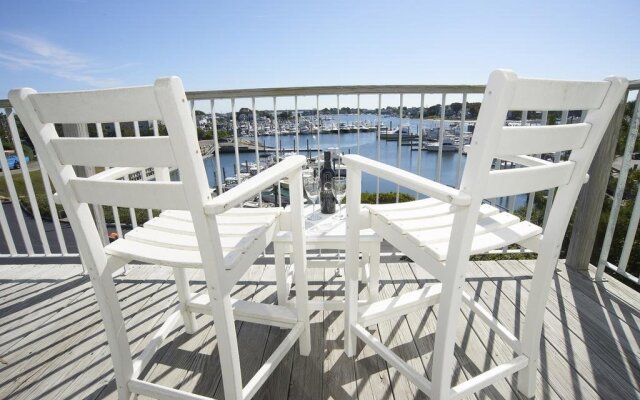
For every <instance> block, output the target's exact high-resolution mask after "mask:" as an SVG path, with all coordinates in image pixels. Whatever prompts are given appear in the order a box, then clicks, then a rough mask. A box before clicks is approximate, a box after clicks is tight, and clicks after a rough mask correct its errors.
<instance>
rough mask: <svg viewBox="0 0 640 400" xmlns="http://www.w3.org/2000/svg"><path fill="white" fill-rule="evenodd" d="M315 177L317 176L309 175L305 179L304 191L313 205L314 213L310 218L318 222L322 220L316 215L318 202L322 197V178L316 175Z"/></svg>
mask: <svg viewBox="0 0 640 400" xmlns="http://www.w3.org/2000/svg"><path fill="white" fill-rule="evenodd" d="M314 172H315V171H314ZM314 175H315V176H313V175H308V176H305V177H304V190H305V192H307V197H308V198H309V201H311V204H313V211H312V213H311V215H309V217H308V219H309V220H317V219H319V218H320V216H319V215H316V202H317V201H318V198H319V197H320V177H319V176H318V175H316V174H314Z"/></svg>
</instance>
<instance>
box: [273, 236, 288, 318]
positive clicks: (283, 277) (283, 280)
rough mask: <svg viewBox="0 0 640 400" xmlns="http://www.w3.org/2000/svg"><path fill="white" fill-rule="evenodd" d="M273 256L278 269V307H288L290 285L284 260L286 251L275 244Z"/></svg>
mask: <svg viewBox="0 0 640 400" xmlns="http://www.w3.org/2000/svg"><path fill="white" fill-rule="evenodd" d="M273 256H274V259H275V268H276V291H277V293H278V305H281V306H283V305H286V304H287V303H288V299H289V284H288V282H287V281H288V279H287V265H286V264H285V259H284V249H283V246H282V245H279V244H277V243H274V245H273Z"/></svg>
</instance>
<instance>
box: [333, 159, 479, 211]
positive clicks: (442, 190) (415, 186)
mask: <svg viewBox="0 0 640 400" xmlns="http://www.w3.org/2000/svg"><path fill="white" fill-rule="evenodd" d="M342 159H343V162H344V164H345V165H346V166H347V167H348V168H353V169H356V168H358V169H362V170H365V171H367V172H368V173H370V174H373V175H376V176H379V177H380V178H383V179H386V180H389V181H392V182H399V183H400V184H401V185H402V186H403V187H406V188H409V189H412V190H416V191H418V192H420V193H423V194H426V195H429V196H431V197H434V198H436V199H439V200H442V201H445V202H447V203H450V204H454V205H467V204H468V203H469V200H470V199H469V196H468V195H467V194H466V193H463V192H461V191H459V190H456V189H454V188H451V187H449V186H445V185H442V184H440V183H437V182H433V181H431V180H429V179H426V178H423V177H420V176H417V175H414V174H412V173H411V172H408V171H405V170H402V169H399V168H394V167H391V166H389V165H386V164H383V163H380V162H378V161H373V160H370V159H367V158H365V157H362V156H358V155H353V154H350V155H345V156H343V158H342ZM347 175H348V174H347ZM347 179H348V176H347Z"/></svg>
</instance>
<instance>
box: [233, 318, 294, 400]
mask: <svg viewBox="0 0 640 400" xmlns="http://www.w3.org/2000/svg"><path fill="white" fill-rule="evenodd" d="M305 329H306V328H305V327H304V324H303V323H298V324H296V326H295V327H293V329H291V332H289V334H288V335H287V336H286V337H285V338H284V340H283V341H282V343H281V344H280V346H278V348H277V349H276V350H275V351H274V352H273V353H272V354H271V356H269V358H268V359H267V361H265V363H264V365H263V366H262V368H260V370H258V372H257V373H256V374H255V375H254V377H253V378H252V379H251V380H250V381H249V382H248V383H247V385H246V386H245V387H244V388H243V389H242V398H243V399H250V398H252V397H253V396H254V395H255V394H256V393H257V391H258V389H259V388H260V387H261V386H262V385H263V384H264V383H265V381H266V380H267V378H268V377H269V375H271V373H273V371H274V370H275V369H276V368H277V367H278V365H279V364H280V361H282V359H283V358H284V356H286V355H287V351H288V350H289V349H290V348H291V347H292V346H293V345H294V344H295V343H296V340H298V338H299V337H300V335H302V334H303V332H304V330H305Z"/></svg>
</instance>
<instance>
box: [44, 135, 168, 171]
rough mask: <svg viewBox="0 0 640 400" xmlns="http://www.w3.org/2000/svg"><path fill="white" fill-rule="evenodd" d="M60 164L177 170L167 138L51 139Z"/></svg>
mask: <svg viewBox="0 0 640 400" xmlns="http://www.w3.org/2000/svg"><path fill="white" fill-rule="evenodd" d="M51 145H52V146H53V147H54V149H55V151H56V153H57V155H58V159H59V160H60V162H61V163H62V164H68V165H82V166H92V167H148V166H154V167H177V166H178V164H177V162H176V159H175V157H174V155H173V150H172V148H171V141H170V139H169V137H168V136H161V137H130V138H129V137H128V138H55V139H51Z"/></svg>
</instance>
